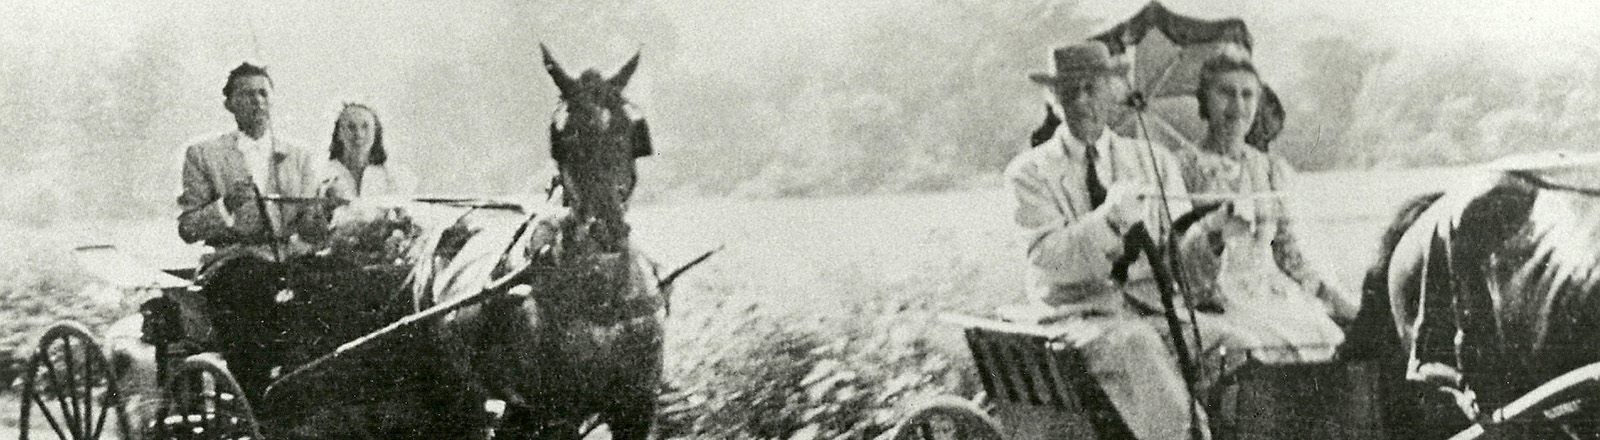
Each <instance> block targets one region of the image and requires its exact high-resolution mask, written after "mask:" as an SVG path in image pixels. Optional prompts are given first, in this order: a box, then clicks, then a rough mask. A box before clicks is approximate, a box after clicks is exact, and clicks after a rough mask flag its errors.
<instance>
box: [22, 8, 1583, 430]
mask: <svg viewBox="0 0 1600 440" xmlns="http://www.w3.org/2000/svg"><path fill="white" fill-rule="evenodd" d="M1165 3H1166V4H1167V5H1168V6H1169V7H1170V8H1171V9H1173V10H1175V11H1177V12H1180V13H1186V14H1191V15H1196V16H1201V17H1225V16H1240V17H1242V18H1244V19H1245V20H1246V22H1247V23H1248V24H1249V25H1250V26H1251V28H1252V31H1253V32H1254V33H1255V37H1256V54H1255V59H1256V61H1257V63H1258V64H1259V66H1260V68H1261V70H1262V72H1263V75H1264V76H1265V77H1266V79H1267V80H1268V81H1269V82H1271V83H1272V84H1273V85H1274V87H1275V88H1276V89H1277V90H1278V91H1279V93H1280V94H1281V95H1282V97H1283V99H1284V102H1285V104H1286V106H1287V107H1288V113H1289V120H1288V122H1287V127H1286V131H1285V133H1284V134H1283V135H1282V137H1281V138H1280V139H1279V141H1278V142H1277V143H1275V144H1274V148H1275V149H1276V151H1279V152H1281V153H1282V154H1284V155H1285V156H1286V157H1288V159H1289V160H1290V161H1291V162H1293V163H1294V164H1295V165H1296V166H1298V167H1299V168H1301V169H1302V170H1312V171H1318V170H1345V171H1341V173H1343V174H1339V175H1338V176H1335V177H1334V178H1310V177H1311V176H1308V179H1307V180H1306V183H1304V184H1303V185H1306V187H1307V188H1313V187H1318V188H1319V189H1321V190H1322V191H1323V192H1322V193H1317V194H1315V195H1313V196H1308V197H1309V198H1307V200H1315V201H1317V202H1318V203H1316V204H1314V205H1315V206H1314V207H1315V208H1318V209H1323V210H1325V211H1327V212H1317V213H1313V214H1312V215H1311V216H1310V217H1313V218H1314V219H1313V220H1312V221H1309V222H1305V223H1303V224H1307V225H1311V226H1309V228H1310V229H1311V230H1310V231H1309V232H1310V233H1309V234H1306V235H1308V236H1310V237H1311V240H1313V241H1315V240H1318V239H1319V237H1320V239H1324V241H1325V243H1324V244H1322V245H1317V244H1313V245H1312V248H1313V249H1314V250H1313V251H1312V252H1314V253H1316V254H1317V255H1322V256H1327V257H1326V258H1322V259H1320V260H1319V261H1325V262H1330V263H1331V264H1336V265H1338V266H1339V267H1340V268H1341V269H1340V270H1339V271H1338V275H1339V276H1340V277H1341V279H1343V280H1346V282H1347V283H1349V282H1350V280H1353V277H1354V276H1356V275H1357V274H1358V273H1359V270H1360V268H1361V267H1362V266H1363V265H1364V264H1365V262H1366V261H1370V260H1368V259H1367V258H1365V256H1367V255H1368V254H1367V253H1363V252H1364V251H1365V250H1366V249H1367V247H1369V246H1370V245H1372V244H1375V243H1376V241H1375V237H1376V233H1377V231H1379V230H1380V227H1381V222H1382V221H1383V220H1384V219H1387V218H1388V214H1389V213H1388V210H1390V209H1392V208H1393V206H1394V204H1395V203H1396V202H1397V201H1398V199H1396V197H1403V196H1405V195H1407V194H1408V193H1409V192H1410V191H1413V190H1416V189H1417V188H1419V186H1418V185H1427V184H1438V183H1437V182H1436V180H1438V179H1432V178H1431V177H1430V178H1413V177H1415V176H1418V175H1420V174H1415V173H1413V172H1410V171H1407V172H1406V174H1405V176H1408V177H1404V178H1397V177H1394V176H1390V177H1385V178H1383V179H1378V180H1371V181H1370V182H1369V180H1366V179H1370V178H1371V176H1372V174H1363V173H1366V172H1368V171H1371V170H1374V169H1378V170H1385V169H1393V168H1408V167H1416V166H1430V165H1452V164H1463V163H1470V162H1476V161H1481V160H1485V159H1489V158H1493V157H1498V156H1501V155H1505V154H1510V153H1516V152H1526V151H1539V150H1550V149H1571V150H1587V149H1589V148H1590V147H1589V145H1592V144H1595V143H1596V142H1597V141H1600V118H1596V117H1595V116H1594V115H1596V114H1600V61H1596V60H1600V56H1597V55H1600V49H1597V47H1596V45H1597V44H1600V43H1597V42H1600V38H1596V35H1595V33H1596V32H1597V31H1596V28H1595V27H1594V26H1592V24H1593V23H1596V22H1600V14H1597V13H1596V11H1597V10H1600V6H1597V5H1595V4H1592V3H1590V2H1587V1H1584V0H1541V1H1538V2H1532V3H1516V4H1509V2H1508V4H1500V3H1497V2H1494V1H1490V0H1464V1H1457V0H1426V1H1418V2H1406V3H1402V4H1391V3H1390V2H1387V1H1382V0H1351V1H1344V2H1320V1H1315V0H1295V1H1269V0H1246V1H1239V2H1220V3H1216V4H1210V3H1207V2H1203V1H1200V0H1171V1H1167V2H1165ZM1143 4H1144V1H1143V0H1081V1H1043V0H876V1H860V0H811V1H804V2H749V1H744V0H687V1H686V0H550V1H540V2H527V1H521V0H469V1H463V2H449V3H436V4H435V3H420V2H408V3H390V2H380V1H376V0H352V1H346V2H336V3H327V2H311V1H266V0H255V1H244V2H227V3H217V4H213V5H198V6H197V5H195V4H191V3H190V2H180V1H177V0H125V1H109V0H87V1H74V2H69V3H59V2H47V1H43V0H21V1H17V2H11V3H9V4H8V6H7V8H6V9H4V10H5V13H4V14H0V54H4V57H3V59H4V61H3V62H0V91H3V92H0V155H3V156H4V157H6V158H8V159H9V160H6V161H3V162H0V182H4V184H3V185H0V323H3V324H4V325H0V334H4V335H12V336H9V337H8V338H6V339H0V354H3V353H5V352H7V351H9V350H12V349H15V348H16V347H18V346H20V345H23V344H26V343H28V341H30V340H31V339H30V338H31V336H32V335H31V333H30V332H31V331H34V330H37V329H40V328H42V326H44V325H45V324H46V323H48V322H51V321H53V320H55V319H75V320H80V321H85V322H87V323H89V324H90V325H92V326H102V325H104V324H105V323H107V322H109V321H110V320H111V319H114V318H116V317H120V316H126V315H127V314H129V313H131V311H132V309H131V306H132V304H127V303H126V301H121V300H119V299H118V298H116V296H115V294H114V293H112V294H109V295H107V294H97V293H96V291H95V289H96V288H95V287H93V286H92V283H90V282H89V281H88V280H87V279H86V277H85V275H84V274H83V271H82V270H81V268H78V267H76V266H75V265H74V263H73V262H72V259H71V256H70V255H69V254H68V250H69V249H70V248H71V246H73V245H77V244H83V243H82V242H83V240H84V235H85V233H84V232H83V231H84V230H86V229H85V228H87V226H86V225H97V226H95V227H97V228H101V229H107V228H109V229H128V228H125V226H126V225H132V224H138V225H141V226H139V227H138V228H131V229H128V230H130V231H139V232H137V234H142V235H154V236H165V235H173V234H172V231H171V228H170V226H165V225H166V224H165V223H161V224H156V226H159V227H152V226H151V223H150V222H151V221H170V219H171V218H172V217H173V216H174V214H175V209H176V207H175V206H174V205H175V203H174V200H175V196H176V194H177V192H178V189H179V188H178V186H179V185H178V177H179V176H178V174H179V170H180V169H179V166H180V159H181V154H182V148H183V146H184V145H185V144H186V142H188V141H189V140H191V139H196V138H197V137H199V136H201V135H204V134H207V133H220V132H222V131H225V130H229V129H230V128H231V127H232V120H231V118H230V117H229V115H228V114H227V113H226V112H225V111H224V110H223V109H222V105H221V103H222V100H221V95H220V93H221V87H222V82H223V80H224V77H225V75H226V72H227V71H228V70H229V69H231V68H232V67H233V66H235V65H237V64H238V63H239V62H240V61H242V60H246V59H249V60H254V61H259V62H264V63H266V64H267V65H268V66H269V69H270V70H271V71H272V72H273V75H274V79H275V81H276V84H277V89H276V92H277V95H276V97H275V110H276V111H275V113H276V130H277V131H278V132H279V134H280V135H282V136H286V137H288V138H291V139H295V140H298V141H299V143H300V144H301V145H302V146H304V147H307V148H314V149H319V150H320V149H322V148H325V147H326V145H327V142H328V139H329V135H330V132H331V130H332V121H333V119H334V117H335V115H336V112H337V110H338V108H339V105H340V103H342V102H344V101H363V102H368V103H370V104H372V105H373V106H374V107H375V108H376V109H377V112H378V113H379V115H380V117H381V118H382V121H383V123H384V124H385V129H386V132H385V136H386V138H387V142H388V143H389V146H390V148H391V156H392V157H395V160H396V161H398V162H399V163H403V164H409V165H410V166H411V167H412V168H414V169H415V170H416V171H417V173H418V174H419V175H420V177H421V180H422V181H421V185H422V189H423V190H424V191H427V192H435V193H456V194H474V195H482V194H526V193H530V192H533V191H535V190H539V189H542V185H543V184H544V183H545V182H548V179H549V176H550V175H551V174H552V172H553V170H552V166H551V165H550V164H549V161H548V159H547V155H546V153H547V149H546V148H547V145H548V140H547V133H546V125H547V124H548V123H549V115H550V113H551V112H552V110H553V109H554V108H555V106H556V97H555V88H554V87H553V86H552V85H551V84H550V82H549V79H548V77H547V76H546V75H545V73H544V72H543V70H542V68H541V67H540V65H539V63H538V49H537V47H538V43H540V42H544V43H547V44H549V46H550V47H551V48H552V50H553V51H554V53H555V55H556V57H557V58H558V59H559V60H560V61H561V62H562V63H563V64H564V65H566V66H567V67H568V69H569V71H576V70H581V69H584V68H587V67H591V66H592V67H596V68H598V69H600V70H602V71H603V72H606V73H610V72H612V71H614V69H616V68H617V67H618V66H620V65H621V64H622V62H623V61H624V60H626V59H627V57H628V56H630V55H632V54H633V53H634V52H635V51H642V53H643V62H642V65H641V70H640V73H639V75H636V76H635V81H634V83H633V84H632V85H631V86H630V88H629V91H628V96H629V97H630V98H631V99H632V100H633V101H634V102H635V103H636V104H637V105H638V107H639V109H640V110H641V111H642V113H644V114H645V115H647V116H648V117H649V118H650V121H651V125H652V127H651V128H652V130H653V132H654V135H655V139H654V144H655V147H656V156H654V157H652V158H649V159H647V160H644V161H641V167H642V169H641V186H640V189H639V190H640V193H639V194H638V196H639V197H641V198H644V199H645V200H646V201H647V203H643V204H641V205H642V206H641V207H640V209H639V211H640V214H639V215H637V216H636V217H635V218H636V220H635V221H637V222H638V224H637V225H636V230H638V231H641V236H642V237H646V238H647V239H649V240H653V241H655V243H652V247H651V249H664V250H665V252H666V253H667V258H663V260H664V261H666V262H668V263H674V262H680V261H682V260H684V259H686V258H687V257H688V256H692V255H695V254H697V253H698V252H700V251H703V250H705V249H709V248H711V247H714V246H715V245H717V244H720V243H727V244H729V245H730V248H729V251H728V252H726V253H724V254H722V255H720V256H717V257H714V260H713V261H712V263H710V264H708V265H707V266H705V269H697V273H694V274H692V275H691V276H689V277H686V278H685V281H684V282H685V284H684V285H682V286H680V287H679V293H678V297H677V298H676V301H677V302H676V305H675V307H674V315H673V317H672V322H671V327H670V328H671V331H672V332H673V333H672V334H671V335H669V338H668V344H669V353H668V376H669V378H668V379H669V380H668V384H667V389H666V390H665V392H664V394H663V396H662V399H663V401H664V403H665V406H664V407H663V408H664V411H663V414H662V421H663V429H664V432H663V433H664V434H667V436H668V437H684V436H693V437H698V438H798V439H806V440H809V439H816V438H848V439H859V438H867V437H871V436H872V435H874V434H876V433H878V432H881V431H882V430H883V429H886V428H887V427H888V425H889V424H890V423H892V421H893V420H892V408H893V407H894V406H895V405H898V404H902V403H903V402H904V401H905V399H909V398H915V397H917V396H922V395H928V394H941V393H953V394H959V395H963V396H967V397H972V396H973V395H974V394H975V393H976V392H977V389H976V388H975V386H974V384H973V382H972V378H971V377H970V374H971V372H970V371H969V369H970V367H969V365H970V362H968V361H967V360H966V359H965V356H967V355H966V353H965V350H964V348H963V347H962V346H961V342H960V340H959V337H960V335H959V331H957V330H956V329H953V328H951V327H948V326H943V325H940V324H937V323H935V322H934V320H933V319H932V318H933V316H934V314H935V313H937V312H944V311H964V312H973V313H980V312H984V311H987V310H990V309H991V308H992V307H993V306H996V305H1000V304H1009V303H1014V302H1017V301H1019V300H1020V299H1021V281H1020V279H1021V267H1022V262H1021V250H1020V248H1019V247H1018V244H1017V243H1015V242H1014V240H1013V238H1014V237H1013V236H1012V235H1011V232H1012V231H1011V226H1010V223H1009V217H1008V214H1007V213H1006V212H1005V201H1006V196H1005V194H1003V193H1001V192H1000V191H999V186H1000V185H999V178H998V174H999V173H1000V170H1001V168H1002V167H1003V166H1004V165H1005V163H1006V162H1007V161H1008V160H1009V159H1010V158H1011V157H1012V156H1014V155H1015V154H1016V153H1018V152H1019V151H1021V150H1022V149H1023V148H1025V147H1026V144H1025V139H1026V136H1027V135H1028V133H1029V132H1030V131H1031V129H1032V128H1033V127H1034V126H1035V124H1037V123H1038V122H1039V121H1040V120H1041V119H1042V117H1043V104H1042V102H1043V94H1042V92H1041V91H1040V90H1039V89H1038V88H1037V87H1035V86H1034V85H1033V84H1032V83H1030V82H1029V81H1028V80H1027V79H1026V74H1027V73H1029V72H1035V71H1044V70H1047V69H1048V68H1049V67H1050V66H1049V61H1048V57H1047V56H1046V54H1047V53H1048V51H1049V50H1050V48H1052V47H1055V46H1059V45H1063V44H1066V43H1068V42H1070V41H1072V40H1076V39H1079V38H1082V37H1083V36H1085V35H1088V34H1090V33H1093V32H1096V31H1100V30H1103V29H1105V28H1107V27H1109V26H1110V25H1111V23H1113V22H1115V21H1117V20H1121V19H1124V18H1126V17H1127V16H1129V15H1131V14H1132V13H1133V12H1134V11H1136V10H1137V9H1138V8H1139V7H1141V6H1143ZM1353 170H1363V171H1361V172H1355V171H1353ZM1330 175H1331V174H1330ZM1430 176H1431V175H1430ZM1340 179H1344V180H1340ZM1351 182H1362V183H1372V185H1369V186H1359V185H1355V186H1352V185H1351ZM1348 188H1363V189H1362V190H1359V191H1340V189H1348ZM908 192H918V193H928V192H943V194H921V195H916V196H903V195H902V194H903V193H908ZM825 196H849V197H825ZM858 196H859V197H858ZM907 197H910V198H907ZM1340 197H1343V198H1342V199H1341V198H1340ZM1373 197H1378V198H1376V199H1374V198H1373ZM769 199H785V200H782V201H773V200H769ZM974 199H976V200H974ZM1329 201H1334V202H1336V203H1329ZM652 202H653V203H652ZM1331 205H1337V206H1335V208H1329V206H1331ZM653 210H654V211H656V212H657V213H656V214H654V215H652V214H650V212H652V211H653ZM1352 212H1354V213H1355V214H1351V213H1352ZM1352 234H1368V235H1370V237H1366V238H1363V239H1360V240H1351V239H1350V238H1349V237H1350V236H1352ZM168 239H169V241H170V240H174V239H173V238H170V237H168ZM1351 243H1357V244H1351ZM1352 247H1357V248H1360V249H1355V250H1352ZM134 250H138V249H134ZM1350 255H1361V256H1363V257H1362V258H1351V257H1350ZM1336 258H1337V259H1336ZM1350 285H1353V283H1351V284H1350ZM101 293H104V292H101Z"/></svg>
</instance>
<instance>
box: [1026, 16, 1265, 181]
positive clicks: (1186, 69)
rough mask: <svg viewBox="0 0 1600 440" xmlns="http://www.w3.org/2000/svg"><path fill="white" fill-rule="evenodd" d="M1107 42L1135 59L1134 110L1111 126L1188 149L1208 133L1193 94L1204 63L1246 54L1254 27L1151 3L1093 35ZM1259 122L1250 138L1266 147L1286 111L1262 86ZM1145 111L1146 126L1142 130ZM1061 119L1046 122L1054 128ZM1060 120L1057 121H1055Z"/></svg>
mask: <svg viewBox="0 0 1600 440" xmlns="http://www.w3.org/2000/svg"><path fill="white" fill-rule="evenodd" d="M1090 39H1091V40H1097V41H1100V42H1102V43H1105V44H1106V47H1107V48H1109V49H1110V50H1111V54H1112V55H1114V56H1127V57H1129V58H1130V59H1131V60H1132V62H1133V69H1132V72H1131V73H1130V78H1129V80H1130V83H1131V84H1132V86H1133V87H1132V88H1133V91H1134V92H1135V98H1134V99H1133V100H1132V101H1133V102H1134V104H1135V105H1134V106H1133V108H1134V110H1133V111H1129V112H1125V113H1124V114H1122V115H1118V116H1117V117H1114V118H1113V119H1112V124H1111V126H1112V129H1113V130H1115V131H1116V132H1117V133H1118V134H1121V135H1123V136H1127V137H1131V138H1138V139H1143V138H1146V137H1147V136H1146V133H1148V137H1149V138H1150V139H1151V140H1154V141H1155V142H1157V143H1160V144H1162V145H1165V146H1167V147H1168V148H1174V149H1176V148H1190V147H1193V146H1195V145H1197V144H1198V142H1199V141H1200V139H1201V138H1202V137H1204V136H1205V131H1206V125H1205V121H1203V120H1201V119H1200V116H1199V112H1198V107H1199V105H1198V104H1197V102H1196V100H1195V97H1194V93H1195V90H1196V89H1197V88H1198V85H1199V73H1200V66H1201V65H1202V64H1204V63H1205V62H1206V60H1209V59H1211V58H1212V57H1215V56H1218V55H1222V54H1228V55H1230V56H1240V57H1244V58H1248V57H1249V56H1250V51H1251V49H1252V41H1251V39H1250V31H1249V30H1248V29H1247V28H1246V27H1245V24H1244V21H1243V20H1240V19H1238V18H1227V19H1221V20H1205V19H1199V18H1194V17H1188V16H1184V15H1179V14H1177V13H1174V12H1172V11H1170V10H1168V9H1167V8H1166V7H1165V6H1162V5H1161V3H1160V2H1154V1H1152V2H1150V4H1148V5H1145V7H1144V8H1143V9H1141V10H1139V12H1138V13H1137V14H1135V15H1134V16H1133V17H1131V18H1129V19H1128V20H1126V21H1123V22H1121V23H1118V24H1117V25H1116V26H1113V27H1112V28H1111V29H1110V30H1107V31H1105V32H1102V33H1100V34H1097V35H1094V36H1092V37H1090ZM1262 91H1263V93H1262V95H1263V96H1262V103H1261V106H1260V107H1259V108H1260V110H1259V111H1258V112H1257V114H1256V123H1255V124H1254V126H1252V127H1251V129H1250V134H1249V136H1248V137H1247V138H1246V141H1247V142H1249V143H1250V144H1251V145H1253V146H1255V147H1256V148H1259V149H1261V150H1262V151H1265V150H1266V149H1267V144H1268V143H1269V142H1271V141H1272V139H1273V138H1275V137H1276V136H1277V134H1278V132H1279V131H1280V130H1281V129H1282V127H1283V119H1284V111H1283V106H1282V105H1281V104H1280V103H1279V101H1278V97H1277V94H1276V93H1274V92H1273V91H1272V89H1271V88H1268V87H1265V86H1263V89H1262ZM1140 113H1143V116H1144V117H1143V118H1142V119H1143V122H1144V128H1143V130H1141V129H1140V128H1139V122H1140V121H1139V120H1140V119H1141V118H1139V117H1138V116H1139V114H1140ZM1055 121H1059V120H1055V119H1054V118H1048V119H1047V120H1046V123H1045V125H1046V127H1041V131H1046V130H1045V128H1050V131H1053V128H1054V127H1052V126H1053V125H1055V124H1052V122H1055ZM1056 123H1059V122H1056Z"/></svg>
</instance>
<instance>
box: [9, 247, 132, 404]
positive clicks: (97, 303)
mask: <svg viewBox="0 0 1600 440" xmlns="http://www.w3.org/2000/svg"><path fill="white" fill-rule="evenodd" d="M67 249H69V247H68V246H66V245H64V244H62V243H58V242H56V241H55V240H51V239H47V238H42V237H40V236H39V235H38V234H29V233H26V232H17V231H15V230H13V231H6V232H0V259H3V260H4V261H5V263H4V264H0V383H4V384H13V382H15V381H16V379H17V377H18V374H19V373H21V368H22V367H23V364H24V363H25V362H26V361H27V359H23V358H22V356H23V353H26V352H27V348H28V346H30V345H32V344H34V343H36V341H35V338H37V337H38V336H39V335H40V333H41V332H43V331H44V330H45V328H47V327H49V326H50V325H51V324H54V323H55V322H57V321H62V320H73V321H77V322H80V323H83V324H85V325H88V326H89V327H90V328H91V329H99V328H103V327H104V326H106V325H107V324H110V323H111V322H112V321H115V320H117V319H120V318H122V317H124V316H128V315H129V314H132V313H135V309H134V307H133V306H130V305H128V304H125V301H121V295H120V292H112V291H107V290H106V289H104V288H92V287H96V286H93V285H92V284H91V283H90V279H89V276H88V275H87V274H85V273H84V272H83V270H82V269H81V268H79V267H78V265H77V262H76V261H74V260H73V259H72V256H71V255H70V254H69V252H70V251H68V250H67Z"/></svg>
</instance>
